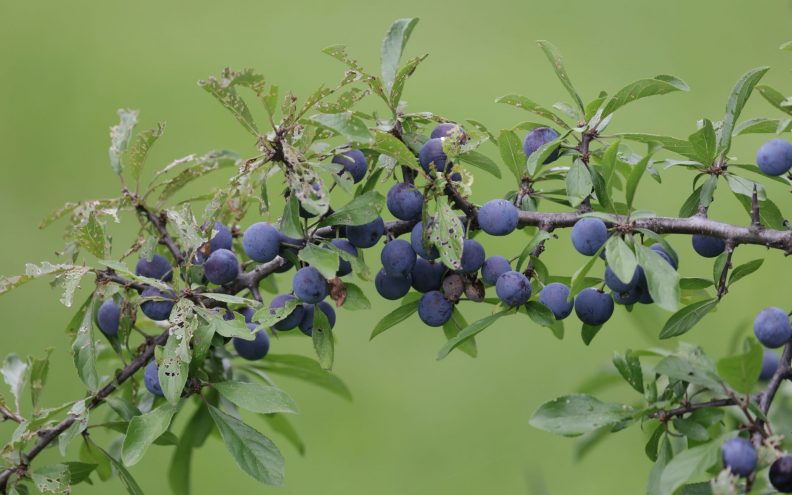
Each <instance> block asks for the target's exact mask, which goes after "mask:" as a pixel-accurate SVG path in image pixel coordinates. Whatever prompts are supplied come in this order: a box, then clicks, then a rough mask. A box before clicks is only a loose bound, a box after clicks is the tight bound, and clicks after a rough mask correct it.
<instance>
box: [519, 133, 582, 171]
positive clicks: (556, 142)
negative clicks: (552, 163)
mask: <svg viewBox="0 0 792 495" xmlns="http://www.w3.org/2000/svg"><path fill="white" fill-rule="evenodd" d="M570 132H572V131H567V132H565V133H564V134H561V135H559V136H558V137H557V138H555V139H553V140H552V141H550V142H547V143H544V144H543V145H541V146H539V147H538V148H537V149H536V151H534V152H533V153H531V156H529V157H528V160H527V161H526V163H525V169H526V170H527V171H528V175H530V176H534V175H535V174H536V172H537V170H539V169H540V168H541V167H542V165H544V163H545V162H546V161H547V159H548V158H550V155H552V154H553V153H554V152H555V151H556V150H558V147H559V146H561V143H562V142H563V141H564V140H565V139H566V138H567V136H569V134H570Z"/></svg>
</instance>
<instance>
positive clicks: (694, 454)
mask: <svg viewBox="0 0 792 495" xmlns="http://www.w3.org/2000/svg"><path fill="white" fill-rule="evenodd" d="M719 455H720V442H710V443H707V444H704V445H700V446H698V447H693V448H692V449H688V450H685V451H682V452H680V453H679V454H677V455H676V456H675V457H674V458H673V459H671V461H670V462H669V463H668V464H667V465H666V467H665V469H664V470H663V474H662V475H661V477H660V495H672V494H673V493H674V492H675V491H676V490H677V488H679V487H681V486H682V485H684V484H685V483H686V482H687V481H688V480H691V479H693V478H695V477H698V476H700V475H702V474H704V473H705V472H706V471H707V470H708V469H709V468H711V467H712V466H713V465H715V463H717V462H718V457H719Z"/></svg>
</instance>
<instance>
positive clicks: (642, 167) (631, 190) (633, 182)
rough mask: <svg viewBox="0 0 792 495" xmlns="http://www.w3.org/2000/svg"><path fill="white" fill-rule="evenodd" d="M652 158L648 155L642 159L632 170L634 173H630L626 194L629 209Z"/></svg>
mask: <svg viewBox="0 0 792 495" xmlns="http://www.w3.org/2000/svg"><path fill="white" fill-rule="evenodd" d="M651 158H652V155H651V153H649V154H647V155H646V156H645V157H643V158H641V161H639V162H638V163H636V164H635V166H634V167H633V168H632V172H630V177H629V178H628V179H627V193H626V194H627V206H628V207H629V208H632V205H633V199H635V191H636V189H638V184H639V183H640V182H641V178H642V177H643V175H644V172H645V171H646V167H647V166H648V165H649V162H650V160H651Z"/></svg>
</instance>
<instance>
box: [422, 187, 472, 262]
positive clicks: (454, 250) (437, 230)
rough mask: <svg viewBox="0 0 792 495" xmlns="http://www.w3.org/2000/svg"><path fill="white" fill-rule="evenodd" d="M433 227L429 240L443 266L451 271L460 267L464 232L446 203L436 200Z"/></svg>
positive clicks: (460, 223)
mask: <svg viewBox="0 0 792 495" xmlns="http://www.w3.org/2000/svg"><path fill="white" fill-rule="evenodd" d="M436 203H437V211H436V213H435V216H434V225H433V226H432V228H431V230H430V231H429V240H430V242H431V243H432V244H433V245H434V246H435V247H436V248H437V251H438V253H439V254H440V259H441V260H442V261H443V264H444V265H445V266H447V267H448V268H451V269H452V270H458V269H460V268H461V267H462V262H461V259H462V240H463V239H464V237H465V232H464V230H463V228H462V222H460V221H459V218H458V217H457V216H456V214H455V213H454V210H452V209H451V206H450V205H449V204H448V203H447V202H446V201H440V199H438V200H437V202H436Z"/></svg>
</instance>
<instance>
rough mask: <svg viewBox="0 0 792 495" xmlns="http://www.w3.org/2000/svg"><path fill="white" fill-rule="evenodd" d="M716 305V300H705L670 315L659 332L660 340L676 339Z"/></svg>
mask: <svg viewBox="0 0 792 495" xmlns="http://www.w3.org/2000/svg"><path fill="white" fill-rule="evenodd" d="M710 285H711V283H710ZM717 305H718V300H717V299H707V300H704V301H698V302H694V303H693V304H690V305H688V306H685V307H684V308H682V309H680V310H679V311H677V312H676V313H674V314H673V315H671V318H669V319H668V321H666V324H665V325H664V326H663V330H661V331H660V338H661V339H670V338H671V337H678V336H680V335H682V334H683V333H687V332H688V330H690V329H691V328H693V327H694V326H695V325H696V323H698V322H699V321H701V319H702V318H704V317H705V316H706V315H707V313H709V312H710V311H712V310H713V309H714V308H715V306H717Z"/></svg>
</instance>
